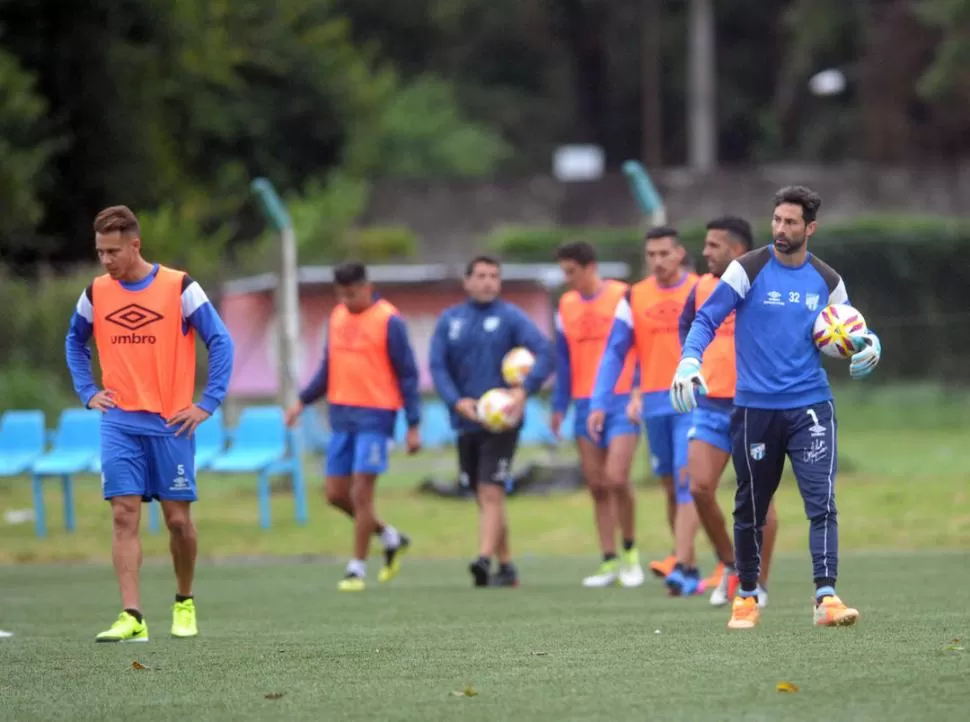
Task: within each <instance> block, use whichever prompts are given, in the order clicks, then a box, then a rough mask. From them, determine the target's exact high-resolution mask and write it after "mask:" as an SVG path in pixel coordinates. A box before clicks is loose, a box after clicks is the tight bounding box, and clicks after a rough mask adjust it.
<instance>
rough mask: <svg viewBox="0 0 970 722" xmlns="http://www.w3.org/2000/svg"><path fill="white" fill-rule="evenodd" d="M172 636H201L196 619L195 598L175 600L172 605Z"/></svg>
mask: <svg viewBox="0 0 970 722" xmlns="http://www.w3.org/2000/svg"><path fill="white" fill-rule="evenodd" d="M172 636H173V637H179V638H185V637H197V636H199V625H198V622H196V619H195V600H194V599H186V600H185V601H184V602H175V605H174V606H173V607H172Z"/></svg>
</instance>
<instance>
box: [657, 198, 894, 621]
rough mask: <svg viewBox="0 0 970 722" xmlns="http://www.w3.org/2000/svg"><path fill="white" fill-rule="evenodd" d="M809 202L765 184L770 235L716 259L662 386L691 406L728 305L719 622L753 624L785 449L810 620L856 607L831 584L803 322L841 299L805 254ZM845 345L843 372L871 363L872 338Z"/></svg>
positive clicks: (814, 359) (831, 492) (830, 415)
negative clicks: (730, 506) (721, 261)
mask: <svg viewBox="0 0 970 722" xmlns="http://www.w3.org/2000/svg"><path fill="white" fill-rule="evenodd" d="M821 204H822V199H821V198H820V197H819V195H818V194H817V193H815V192H814V191H812V190H809V189H808V188H804V187H802V186H789V187H786V188H783V189H781V190H780V191H778V193H776V194H775V197H774V214H773V215H772V219H771V236H772V239H773V242H772V244H771V245H769V246H766V247H764V248H759V249H757V250H755V251H751V252H750V253H747V254H745V255H743V256H741V257H740V258H738V259H737V260H735V261H732V262H731V264H730V265H729V266H728V267H727V270H725V272H724V274H723V275H722V276H721V280H720V282H719V283H718V285H717V287H716V288H715V290H714V292H713V293H712V294H711V296H710V298H708V300H707V301H706V302H705V303H704V305H703V306H701V308H700V309H699V310H698V312H697V316H696V317H695V319H694V322H693V324H692V325H691V328H690V332H689V333H688V334H687V339H686V341H685V343H684V350H683V354H682V356H681V361H680V364H679V366H678V367H677V372H676V374H675V376H674V381H673V384H672V386H671V389H670V395H671V400H672V402H673V405H674V408H675V409H677V411H679V412H681V413H686V412H689V411H692V410H693V409H694V407H695V406H696V405H697V400H696V396H695V393H705V392H706V386H705V382H704V378H703V377H702V376H701V371H700V369H701V360H702V358H703V356H704V350H705V349H706V348H707V346H708V345H709V344H710V343H711V341H712V340H713V339H714V333H715V331H716V330H717V328H718V326H720V325H721V323H722V322H723V321H724V319H725V318H727V316H728V315H729V314H730V313H731V311H735V310H736V321H735V324H736V325H735V339H736V349H737V374H738V376H737V387H736V391H735V398H734V404H735V410H734V412H733V414H732V418H731V445H732V458H733V461H734V470H735V473H736V474H737V477H738V490H737V494H736V496H735V507H734V546H735V557H736V563H737V570H738V577H739V580H740V584H741V588H740V591H739V593H738V596H737V597H736V598H735V599H734V602H733V605H732V609H731V621H730V622H728V627H729V628H731V629H749V628H751V627H754V626H755V625H756V624H757V622H758V616H759V609H758V605H757V589H758V575H759V571H760V570H759V566H760V561H761V558H760V556H761V542H762V529H763V528H764V524H765V516H766V514H767V512H768V504H769V503H770V502H771V500H772V497H773V496H774V494H775V491H776V490H777V488H778V484H779V482H780V481H781V474H782V470H783V469H784V465H785V456H786V455H787V456H788V458H789V460H790V461H791V464H792V471H793V472H794V474H795V478H796V480H797V481H798V488H799V491H800V492H801V495H802V499H803V500H804V503H805V512H806V516H807V517H808V519H809V521H810V523H811V527H810V532H809V546H810V548H811V553H812V564H813V571H814V579H815V613H814V622H815V624H816V625H819V626H848V625H851V624H854V623H855V622H856V620H857V619H858V618H859V612H858V611H857V610H855V609H851V608H849V607H847V606H846V605H845V604H844V603H843V602H842V600H841V599H839V597H838V595H837V594H836V592H835V582H836V577H837V572H838V559H839V555H838V523H837V517H836V508H835V474H836V471H837V447H836V443H837V442H836V419H835V406H834V404H833V401H832V389H831V387H830V386H829V382H828V378H827V376H826V373H825V370H824V369H823V368H822V364H821V360H820V354H819V350H818V349H817V348H816V346H815V344H814V342H813V340H812V327H813V325H814V322H815V318H816V317H817V316H818V314H819V312H820V311H821V310H822V309H823V308H824V307H825V306H827V305H829V304H834V303H845V304H847V303H848V302H849V301H848V294H847V293H846V290H845V284H844V283H843V282H842V279H841V278H840V277H839V275H838V274H837V273H836V272H835V271H833V270H832V269H831V268H830V267H829V266H827V265H826V264H824V263H822V262H821V261H820V260H818V259H817V258H816V257H815V256H813V255H811V254H810V253H809V252H808V248H807V242H808V240H809V238H811V236H812V235H813V234H814V233H815V230H816V227H817V224H816V221H815V217H816V215H817V213H818V209H819V207H820V206H821ZM852 344H853V346H854V347H855V348H856V349H859V350H858V351H857V352H856V353H855V355H853V356H852V363H851V365H850V367H849V373H850V375H851V376H852V378H861V377H863V376H865V375H867V374H868V373H869V372H871V371H872V369H873V368H875V366H876V364H877V363H879V357H880V354H881V347H880V343H879V339H878V338H877V337H876V335H875V334H873V333H871V332H870V331H868V330H866V331H864V332H862V333H861V334H860V335H859V336H857V337H854V338H853V339H852Z"/></svg>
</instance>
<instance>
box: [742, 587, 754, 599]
mask: <svg viewBox="0 0 970 722" xmlns="http://www.w3.org/2000/svg"><path fill="white" fill-rule="evenodd" d="M738 596H739V597H742V598H747V597H757V596H758V590H757V589H742V590H741V591H739V592H738Z"/></svg>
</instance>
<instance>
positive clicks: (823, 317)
mask: <svg viewBox="0 0 970 722" xmlns="http://www.w3.org/2000/svg"><path fill="white" fill-rule="evenodd" d="M866 330H867V326H866V319H864V318H863V317H862V314H861V313H859V312H858V311H857V310H855V309H854V308H853V307H852V306H850V305H848V304H847V303H833V304H832V305H830V306H826V307H825V308H823V309H822V311H821V313H819V315H818V317H817V318H816V319H815V327H814V328H813V329H812V339H813V340H814V341H815V345H816V346H818V349H819V351H821V352H822V353H824V354H825V355H826V356H832V357H833V358H849V357H850V356H851V355H852V354H854V353H855V352H856V351H858V350H859V349H858V348H856V347H855V345H854V344H853V343H852V341H850V340H849V337H850V336H857V335H859V334H863V333H865V332H866Z"/></svg>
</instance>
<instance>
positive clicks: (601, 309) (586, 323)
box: [552, 241, 643, 587]
mask: <svg viewBox="0 0 970 722" xmlns="http://www.w3.org/2000/svg"><path fill="white" fill-rule="evenodd" d="M556 259H557V260H558V261H559V266H560V267H561V268H562V271H563V274H564V275H565V276H566V283H567V284H568V285H569V286H570V289H571V290H569V291H567V292H566V293H565V294H564V295H563V297H562V298H561V299H560V301H559V312H558V313H557V314H556V351H557V353H556V385H555V389H554V391H553V398H552V430H553V433H554V434H555V435H556V436H559V432H560V428H561V426H562V421H563V417H564V416H565V415H566V411H567V410H568V409H569V403H570V400H572V401H573V402H574V403H575V409H576V425H575V433H574V435H575V438H576V447H577V448H578V449H579V462H580V466H581V468H582V470H583V476H584V477H586V483H587V484H588V486H589V491H590V494H591V495H592V497H593V509H594V516H595V519H596V530H597V532H598V533H599V541H600V548H601V550H602V552H603V562H602V564H601V565H600V568H599V570H598V571H597V573H596V574H593V575H592V576H589V577H586V578H585V579H584V580H583V586H585V587H607V586H611V585H613V584H617V583H619V584H621V585H622V586H624V587H638V586H640V585H641V584H643V569H642V568H641V567H640V556H639V553H638V552H637V549H636V546H635V543H634V538H635V526H634V525H635V496H634V491H633V488H632V487H631V485H630V467H631V465H632V464H633V455H634V453H635V452H636V448H637V440H638V438H639V435H640V429H639V427H638V425H637V424H636V423H635V422H632V421H630V420H629V419H628V418H627V416H626V407H627V404H629V401H630V390H631V389H632V388H633V381H634V378H633V377H634V367H635V365H636V364H635V358H634V354H633V351H632V350H631V351H630V352H629V353H628V354H627V358H626V360H625V362H624V364H623V368H622V371H621V373H620V378H619V380H618V381H617V382H616V385H615V386H614V387H613V389H611V391H612V393H611V394H610V397H609V399H608V400H607V406H606V408H605V409H604V410H603V411H601V412H598V413H599V415H598V416H597V422H596V424H594V429H593V431H592V432H590V431H589V428H588V427H589V424H588V418H589V416H590V399H591V397H592V395H593V385H594V383H595V382H596V370H597V368H598V367H599V362H600V358H601V357H602V356H603V350H604V349H605V348H606V339H607V337H608V336H609V335H610V327H611V326H612V324H613V315H614V313H615V312H616V306H617V304H619V303H620V302H621V301H622V302H625V301H624V297H625V296H626V293H627V290H628V288H629V287H628V286H627V284H625V283H623V282H621V281H612V280H603V279H602V278H601V277H600V275H599V272H598V270H597V264H596V252H595V251H594V250H593V247H592V246H591V245H590V244H589V243H585V242H582V241H580V242H577V243H568V244H566V245H564V246H561V247H560V248H559V249H558V251H557V252H556ZM617 527H619V530H620V533H621V537H622V542H623V551H622V557H618V556H617V553H616V552H617V550H616V532H617Z"/></svg>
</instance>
